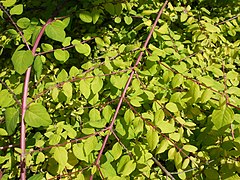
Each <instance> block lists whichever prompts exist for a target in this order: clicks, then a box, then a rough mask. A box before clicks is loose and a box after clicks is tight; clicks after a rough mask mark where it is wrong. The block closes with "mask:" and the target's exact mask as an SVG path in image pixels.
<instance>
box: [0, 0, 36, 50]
mask: <svg viewBox="0 0 240 180" xmlns="http://www.w3.org/2000/svg"><path fill="white" fill-rule="evenodd" d="M0 9H1V10H2V11H3V12H4V13H5V14H6V15H7V16H8V18H9V19H10V21H11V23H12V24H13V26H14V27H15V28H16V30H17V31H18V33H19V34H20V35H21V36H22V39H23V42H24V43H25V45H26V46H27V48H28V50H31V48H30V46H29V45H28V43H27V40H26V38H25V37H24V35H23V33H22V31H21V30H20V29H19V28H18V25H17V24H16V23H15V22H14V20H13V19H12V17H11V15H10V14H9V13H8V12H7V11H6V9H5V8H4V7H3V5H2V3H0Z"/></svg>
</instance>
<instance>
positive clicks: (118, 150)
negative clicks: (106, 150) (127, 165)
mask: <svg viewBox="0 0 240 180" xmlns="http://www.w3.org/2000/svg"><path fill="white" fill-rule="evenodd" d="M122 149H123V148H122V146H121V145H120V144H119V143H118V142H117V143H115V144H114V145H113V148H112V151H111V154H112V155H113V157H114V159H115V160H117V159H118V158H120V156H121V155H122Z"/></svg>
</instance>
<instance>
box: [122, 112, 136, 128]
mask: <svg viewBox="0 0 240 180" xmlns="http://www.w3.org/2000/svg"><path fill="white" fill-rule="evenodd" d="M134 119H135V115H134V113H133V112H132V110H131V109H128V110H127V111H126V112H125V113H124V120H125V122H126V124H127V125H128V124H130V123H131V122H132V121H133V120H134Z"/></svg>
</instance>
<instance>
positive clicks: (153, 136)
mask: <svg viewBox="0 0 240 180" xmlns="http://www.w3.org/2000/svg"><path fill="white" fill-rule="evenodd" d="M146 137H147V142H148V146H149V148H150V150H151V151H153V150H154V149H155V148H156V146H157V144H158V142H159V137H158V132H157V131H156V130H154V129H152V128H151V129H149V130H148V131H147V135H146Z"/></svg>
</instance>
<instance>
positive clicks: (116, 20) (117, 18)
mask: <svg viewBox="0 0 240 180" xmlns="http://www.w3.org/2000/svg"><path fill="white" fill-rule="evenodd" d="M121 21H122V20H121V18H120V17H115V19H114V22H115V23H117V24H119V23H120V22H121Z"/></svg>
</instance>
